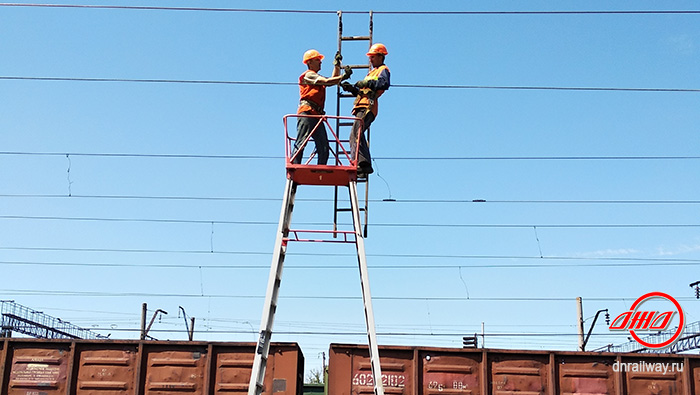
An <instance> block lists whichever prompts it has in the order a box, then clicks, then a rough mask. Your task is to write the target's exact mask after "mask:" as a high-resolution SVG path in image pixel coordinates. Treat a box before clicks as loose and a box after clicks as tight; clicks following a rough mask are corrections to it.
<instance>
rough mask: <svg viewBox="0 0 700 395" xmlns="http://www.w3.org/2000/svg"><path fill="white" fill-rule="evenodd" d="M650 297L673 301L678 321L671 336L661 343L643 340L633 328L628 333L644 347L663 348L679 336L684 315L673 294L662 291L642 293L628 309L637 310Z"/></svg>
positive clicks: (683, 324)
mask: <svg viewBox="0 0 700 395" xmlns="http://www.w3.org/2000/svg"><path fill="white" fill-rule="evenodd" d="M652 298H662V299H666V300H668V301H669V302H671V303H673V305H674V306H675V307H676V311H677V312H678V317H679V318H680V322H679V323H678V328H677V329H676V332H674V334H673V336H671V337H670V338H669V339H668V340H666V341H664V342H662V343H658V344H656V343H650V342H647V341H644V340H642V339H640V338H639V336H637V334H636V333H635V332H634V330H633V329H630V335H632V338H634V340H636V341H637V342H638V343H639V344H641V345H643V346H644V347H647V348H664V347H668V346H670V345H672V344H673V343H675V342H677V341H678V339H679V338H680V337H681V334H682V333H683V327H684V326H685V316H684V315H683V309H682V308H681V305H680V303H678V301H677V300H676V299H674V298H673V296H671V295H669V294H665V293H663V292H649V293H648V294H645V295H642V296H641V297H640V298H639V299H637V300H635V301H634V303H633V304H632V306H631V307H630V311H637V309H638V308H639V307H640V306H641V305H642V304H643V303H644V302H646V301H647V300H649V299H652Z"/></svg>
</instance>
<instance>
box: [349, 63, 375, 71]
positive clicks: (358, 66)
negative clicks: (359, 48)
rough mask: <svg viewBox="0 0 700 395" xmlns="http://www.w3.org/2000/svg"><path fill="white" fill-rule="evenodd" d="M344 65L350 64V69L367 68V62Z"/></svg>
mask: <svg viewBox="0 0 700 395" xmlns="http://www.w3.org/2000/svg"><path fill="white" fill-rule="evenodd" d="M345 66H350V68H351V69H353V70H354V69H368V68H369V65H368V64H347V65H345Z"/></svg>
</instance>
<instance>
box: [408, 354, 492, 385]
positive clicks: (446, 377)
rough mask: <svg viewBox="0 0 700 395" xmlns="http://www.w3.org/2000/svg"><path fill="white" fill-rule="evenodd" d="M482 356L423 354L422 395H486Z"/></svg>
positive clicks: (421, 364)
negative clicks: (483, 384)
mask: <svg viewBox="0 0 700 395" xmlns="http://www.w3.org/2000/svg"><path fill="white" fill-rule="evenodd" d="M482 359H483V354H482V353H481V352H463V351H452V352H451V351H438V350H419V351H418V361H419V363H420V367H419V371H420V372H421V373H422V374H421V375H419V380H420V383H419V386H420V391H421V392H420V393H421V394H424V395H462V394H464V395H481V394H483V393H484V392H483V387H482V383H483V369H482V366H483V361H482Z"/></svg>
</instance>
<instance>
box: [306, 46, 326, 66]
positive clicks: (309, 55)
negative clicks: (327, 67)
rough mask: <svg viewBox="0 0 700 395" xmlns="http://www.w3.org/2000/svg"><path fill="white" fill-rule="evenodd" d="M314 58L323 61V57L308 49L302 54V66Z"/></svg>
mask: <svg viewBox="0 0 700 395" xmlns="http://www.w3.org/2000/svg"><path fill="white" fill-rule="evenodd" d="M316 58H319V59H320V60H323V55H321V53H320V52H318V51H317V50H315V49H310V50H308V51H306V52H304V64H306V63H307V62H308V61H309V60H311V59H316Z"/></svg>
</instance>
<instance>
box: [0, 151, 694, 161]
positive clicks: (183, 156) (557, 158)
mask: <svg viewBox="0 0 700 395" xmlns="http://www.w3.org/2000/svg"><path fill="white" fill-rule="evenodd" d="M0 155H5V156H60V157H65V156H68V157H71V156H84V157H105V158H161V159H274V160H279V159H284V157H283V156H271V155H197V154H143V153H108V152H101V153H100V152H69V153H65V152H29V151H0ZM375 159H381V160H402V161H403V160H405V161H416V160H426V161H475V160H476V161H490V160H513V161H530V160H532V161H543V160H555V161H571V160H575V161H582V160H594V161H599V160H606V161H608V160H614V161H617V160H630V161H638V160H654V161H657V160H698V159H700V156H693V155H678V156H671V155H666V156H660V155H650V156H423V157H421V156H417V157H410V156H404V157H396V156H395V157H391V156H383V157H376V158H375Z"/></svg>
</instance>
